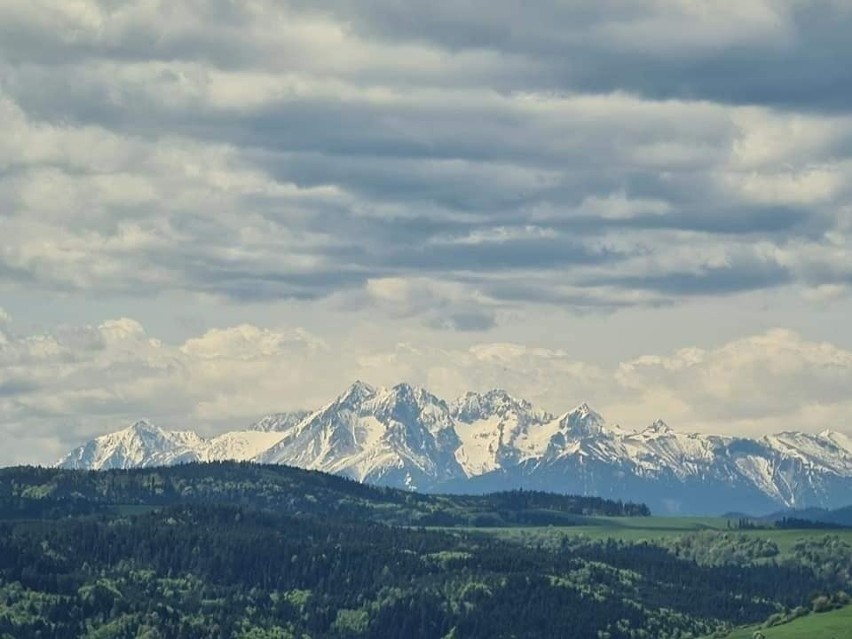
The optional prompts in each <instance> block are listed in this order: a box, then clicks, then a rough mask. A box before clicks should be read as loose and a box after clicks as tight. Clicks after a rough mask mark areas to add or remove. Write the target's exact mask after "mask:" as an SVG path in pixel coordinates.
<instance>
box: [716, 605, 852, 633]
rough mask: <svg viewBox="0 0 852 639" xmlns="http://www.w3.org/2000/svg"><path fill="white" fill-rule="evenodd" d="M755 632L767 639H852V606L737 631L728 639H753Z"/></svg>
mask: <svg viewBox="0 0 852 639" xmlns="http://www.w3.org/2000/svg"><path fill="white" fill-rule="evenodd" d="M755 632H761V633H763V636H764V637H765V638H766V639H852V606H847V607H845V608H841V609H840V610H832V611H830V612H821V613H811V614H809V615H807V616H806V617H800V618H799V619H795V620H794V621H791V622H790V623H786V624H783V625H780V626H775V627H773V628H760V627H758V626H754V627H750V628H743V629H741V630H735V631H734V632H732V633H731V634H730V635H728V637H727V639H753V637H754V636H755ZM758 636H759V635H758Z"/></svg>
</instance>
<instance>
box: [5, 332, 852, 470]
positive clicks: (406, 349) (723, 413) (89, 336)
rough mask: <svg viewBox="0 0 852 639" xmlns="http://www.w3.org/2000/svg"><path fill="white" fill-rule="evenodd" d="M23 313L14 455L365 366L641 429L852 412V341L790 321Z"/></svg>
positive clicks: (239, 413)
mask: <svg viewBox="0 0 852 639" xmlns="http://www.w3.org/2000/svg"><path fill="white" fill-rule="evenodd" d="M13 326H14V325H13V324H10V323H8V322H7V323H6V324H5V326H4V328H2V329H0V421H2V423H3V424H4V429H5V431H6V433H7V435H9V436H10V437H9V440H8V442H7V444H8V445H6V446H4V447H3V452H2V455H0V464H10V463H20V462H39V463H49V462H50V461H52V459H53V458H58V456H59V455H60V454H61V453H62V452H63V451H64V450H65V449H67V448H70V447H72V446H73V445H76V444H78V443H80V442H81V441H82V440H85V439H86V438H89V437H92V436H94V435H97V434H101V433H103V432H108V431H111V430H115V429H118V428H120V427H123V426H124V425H126V424H128V423H129V422H131V421H133V420H135V419H138V418H141V417H148V418H150V419H153V420H155V421H156V422H159V423H161V424H163V425H165V426H170V427H174V428H181V427H192V428H196V429H199V430H201V431H202V432H207V433H214V432H217V431H221V430H224V429H234V428H238V427H239V426H242V425H245V424H248V423H249V422H250V421H252V420H254V419H256V418H258V417H260V416H261V415H262V414H263V413H266V412H274V411H280V410H289V409H295V408H317V407H319V406H320V405H321V404H323V403H325V402H327V401H329V400H330V399H331V398H332V397H333V396H335V395H336V394H338V393H339V392H341V391H342V390H343V389H344V388H345V387H346V386H347V385H348V384H349V383H350V382H351V381H353V380H354V379H356V378H361V379H366V380H369V381H372V382H374V383H378V384H393V383H397V382H399V381H402V380H407V381H410V382H413V383H416V384H422V385H426V386H427V387H429V388H430V389H432V390H433V391H435V392H437V393H439V394H441V395H442V396H444V397H447V398H453V397H455V396H457V395H460V394H461V393H462V392H464V391H467V390H471V389H477V390H486V389H488V388H491V387H505V388H507V389H509V390H510V391H511V392H513V393H516V394H518V395H520V396H523V397H526V398H528V399H530V400H532V401H534V402H536V403H537V404H539V405H540V406H542V407H544V408H547V409H550V410H552V411H559V410H567V409H570V408H571V407H573V406H574V405H576V404H578V403H580V402H581V401H585V400H589V401H591V402H592V403H593V404H594V405H595V406H596V408H598V409H599V410H601V411H602V412H603V413H604V414H605V415H606V416H607V417H608V418H609V419H610V420H612V421H615V422H621V423H622V424H624V425H625V426H627V427H641V426H644V425H646V424H647V423H650V422H651V421H652V420H653V419H655V418H656V417H663V418H665V419H667V420H668V421H669V422H670V423H672V424H673V425H675V426H677V427H678V428H682V429H699V430H704V431H709V432H727V433H739V434H742V433H752V434H755V433H759V432H765V431H767V430H781V429H785V428H790V429H794V428H795V429H803V430H811V431H814V430H822V429H824V428H826V427H829V426H833V427H837V426H838V425H840V424H839V422H840V421H841V420H842V419H843V417H844V416H845V415H848V414H849V411H850V410H852V400H850V398H849V395H848V389H849V387H850V384H852V352H850V351H847V350H843V349H840V348H838V347H836V346H833V345H831V344H827V343H814V342H809V341H806V340H804V339H803V338H801V337H800V336H799V335H797V334H795V333H792V332H790V331H785V330H773V331H769V332H767V333H764V334H761V335H755V336H752V337H748V338H744V339H740V340H737V341H734V342H731V343H728V344H723V345H720V346H718V347H716V348H713V349H707V350H703V349H696V348H689V349H682V350H678V351H675V352H673V353H670V354H664V355H645V356H642V357H639V358H636V359H633V360H630V361H625V362H622V363H620V364H618V365H617V366H614V367H603V366H600V365H596V364H593V363H587V362H582V361H578V360H577V359H576V358H573V357H572V356H571V355H570V354H569V353H567V352H565V351H562V350H554V349H546V348H532V347H529V346H525V345H521V344H511V343H478V344H475V345H473V346H471V347H465V348H456V349H433V348H422V347H417V346H415V345H412V344H404V343H400V344H397V345H396V346H395V347H393V348H392V349H389V350H385V351H375V350H368V349H364V348H359V347H358V346H357V345H351V344H350V345H342V344H330V343H328V342H326V341H324V340H322V339H319V338H318V337H316V336H314V335H312V334H310V333H309V332H308V331H305V330H303V329H293V328H279V329H263V328H259V327H257V326H253V325H247V324H244V325H240V326H234V327H230V328H222V329H214V330H210V331H207V332H205V333H203V334H201V335H198V336H196V337H192V338H190V339H188V340H186V341H184V342H183V343H180V344H169V343H164V342H162V341H160V340H158V339H156V338H154V337H152V336H150V335H148V334H147V333H146V332H145V330H144V328H143V327H142V326H141V325H140V324H139V323H138V322H136V321H134V320H132V319H127V318H124V319H118V320H112V321H107V322H104V323H102V324H100V325H98V326H79V327H70V326H68V327H64V328H62V329H59V330H57V331H55V332H53V333H50V334H39V335H28V336H19V335H15V334H14V332H13V331H12V330H11V329H12V328H13ZM307 371H309V372H310V374H306V372H307Z"/></svg>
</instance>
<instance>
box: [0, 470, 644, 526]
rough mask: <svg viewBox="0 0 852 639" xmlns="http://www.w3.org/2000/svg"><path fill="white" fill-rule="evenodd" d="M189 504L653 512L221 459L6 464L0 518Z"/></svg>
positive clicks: (529, 519)
mask: <svg viewBox="0 0 852 639" xmlns="http://www.w3.org/2000/svg"><path fill="white" fill-rule="evenodd" d="M180 504H219V505H232V506H246V507H251V508H256V509H261V510H270V511H274V512H277V513H280V514H288V515H311V514H316V515H322V516H325V517H335V518H338V519H358V520H370V521H375V522H381V523H385V524H399V525H422V526H453V525H464V526H501V525H513V524H525V525H545V524H562V525H565V524H571V523H572V522H574V521H576V520H577V518H578V517H579V516H588V515H592V516H646V515H648V514H650V513H649V511H648V508H647V507H646V506H644V505H641V504H633V503H623V502H621V501H613V500H607V499H600V498H596V497H578V496H570V495H555V494H550V493H544V492H536V491H511V492H501V493H493V494H488V495H471V496H465V495H423V494H418V493H413V492H408V491H404V490H398V489H391V488H378V487H373V486H368V485H365V484H360V483H357V482H354V481H351V480H348V479H344V478H341V477H337V476H334V475H328V474H325V473H321V472H315V471H306V470H301V469H298V468H292V467H287V466H277V465H276V466H263V465H257V464H251V463H236V462H220V463H209V464H186V465H182V466H172V467H164V468H149V469H134V470H110V471H102V472H95V471H74V470H60V469H47V468H35V467H18V468H5V469H0V518H5V519H21V518H27V517H31V518H56V517H63V516H68V515H81V514H95V513H110V512H120V511H121V512H126V511H127V510H128V508H129V509H130V510H131V511H132V509H133V507H151V506H154V507H160V506H173V505H180Z"/></svg>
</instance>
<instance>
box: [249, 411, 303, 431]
mask: <svg viewBox="0 0 852 639" xmlns="http://www.w3.org/2000/svg"><path fill="white" fill-rule="evenodd" d="M310 414H311V411H309V410H297V411H292V412H289V413H273V414H272V415H267V416H266V417H264V418H262V419H260V420H259V421H256V422H255V423H254V424H252V425H251V426H249V427H248V428H247V429H246V430H258V431H261V432H265V433H270V432H273V431H279V432H280V431H286V430H289V429H291V428H293V426H298V425H299V423H300V422H302V421H303V420H304V419H305V418H306V417H307V416H308V415H310Z"/></svg>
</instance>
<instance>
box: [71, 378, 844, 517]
mask: <svg viewBox="0 0 852 639" xmlns="http://www.w3.org/2000/svg"><path fill="white" fill-rule="evenodd" d="M224 460H234V461H256V462H260V463H267V464H284V465H290V466H297V467H302V468H307V469H312V470H321V471H324V472H329V473H335V474H339V475H343V476H346V477H349V478H351V479H355V480H357V481H361V482H366V483H371V484H378V485H385V486H391V487H397V488H406V489H410V490H418V491H424V490H428V491H434V492H472V493H479V492H490V491H494V490H512V489H516V488H525V489H535V490H547V491H551V492H559V493H576V494H594V495H598V496H604V497H610V498H622V499H630V500H634V501H642V502H645V503H649V505H651V506H652V508H653V509H654V510H655V511H657V512H661V511H662V512H671V513H684V514H685V513H708V514H709V513H722V512H726V511H731V510H747V511H750V512H772V511H774V510H778V509H779V508H809V507H820V508H832V507H840V506H844V505H846V504H847V502H848V500H849V497H848V495H850V494H852V438H850V437H849V436H848V435H845V434H844V433H841V432H838V431H836V430H831V429H827V430H823V431H822V432H821V433H819V434H810V433H804V432H797V431H787V432H781V433H776V434H772V435H766V436H763V437H760V438H756V439H751V438H746V437H734V436H722V435H703V434H698V433H682V432H679V431H677V430H675V429H672V428H671V427H670V426H668V425H667V424H666V423H665V422H664V421H663V420H661V419H658V420H656V421H655V422H654V423H653V424H651V425H649V426H647V427H645V428H642V429H640V430H635V431H630V430H626V429H623V428H621V427H620V426H618V425H610V424H608V423H607V422H606V420H605V419H604V418H603V416H602V415H600V414H599V413H597V412H596V411H594V410H593V409H592V408H591V407H590V406H589V405H588V404H586V403H585V402H584V403H581V404H579V405H578V406H577V407H576V408H574V409H572V410H570V411H568V412H565V413H562V414H561V415H553V414H551V413H548V412H546V411H542V410H539V409H537V408H535V407H534V406H533V405H532V403H530V402H529V401H527V400H525V399H521V398H517V397H514V396H513V395H511V394H510V393H508V392H506V391H505V390H502V389H492V390H489V391H485V392H468V393H465V394H464V395H462V396H461V397H459V398H457V399H455V400H453V401H450V402H447V401H445V400H443V399H441V398H439V397H437V396H436V395H433V394H432V393H430V392H429V391H428V390H426V389H424V388H420V387H416V386H411V385H410V384H405V383H401V384H396V385H395V386H392V387H386V388H382V387H374V386H371V385H369V384H366V383H364V382H360V381H359V382H356V383H354V384H352V385H351V386H350V387H349V388H348V389H346V390H345V391H344V392H343V393H342V394H341V395H339V396H338V397H336V398H335V399H333V400H332V401H331V402H329V403H327V404H326V405H324V406H322V407H321V408H319V409H318V410H315V411H294V412H291V413H275V414H272V415H268V416H266V417H264V418H263V419H261V420H259V421H257V422H255V423H254V424H251V425H249V426H247V427H244V428H241V429H239V430H236V431H232V432H228V433H223V434H221V435H218V436H216V437H211V438H204V437H201V436H200V435H197V434H196V433H194V432H192V431H168V430H164V429H162V428H159V427H158V426H155V425H153V424H151V423H150V422H147V421H144V420H142V421H139V422H136V423H135V424H133V425H132V426H130V427H129V428H126V429H124V430H121V431H117V432H115V433H110V434H107V435H103V436H101V437H98V438H95V439H94V440H91V441H89V442H87V443H85V444H83V445H82V446H80V447H78V448H76V449H74V450H73V451H71V452H70V453H69V454H68V455H66V456H65V457H64V458H63V459H62V460H60V461H59V463H58V464H57V466H59V467H63V468H78V469H90V470H92V469H93V470H103V469H110V468H138V467H148V466H167V465H174V464H182V463H188V462H206V461H224ZM717 502H718V503H717Z"/></svg>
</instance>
